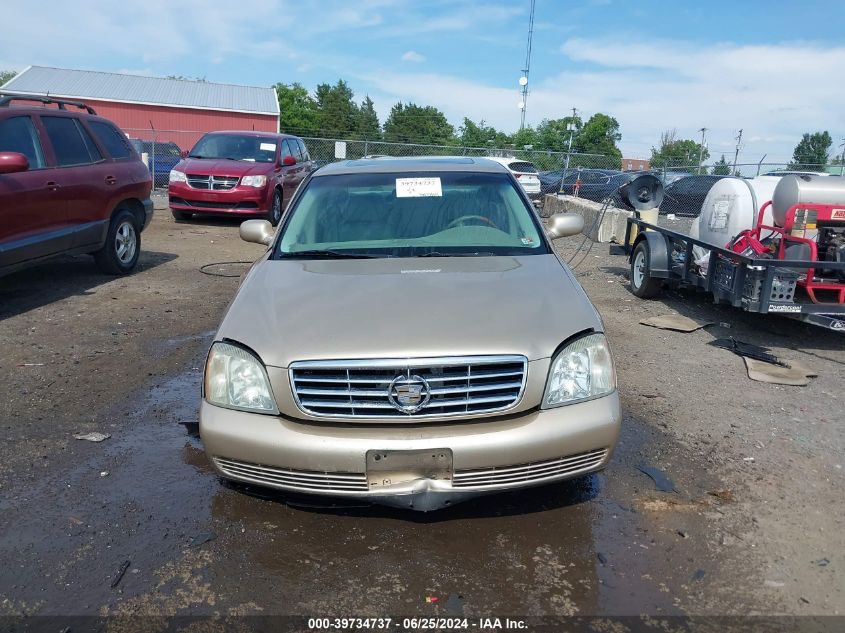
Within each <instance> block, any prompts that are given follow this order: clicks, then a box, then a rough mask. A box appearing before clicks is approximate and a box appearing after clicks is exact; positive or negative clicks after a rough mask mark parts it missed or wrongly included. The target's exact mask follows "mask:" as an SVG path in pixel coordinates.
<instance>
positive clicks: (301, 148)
mask: <svg viewBox="0 0 845 633" xmlns="http://www.w3.org/2000/svg"><path fill="white" fill-rule="evenodd" d="M296 141H297V143H299V153H300V155H301V156H302V160H304V161H309V160H311V157H310V156H309V155H308V150H307V149H306V147H305V143H303V142H302V139H301V138H298V139H296Z"/></svg>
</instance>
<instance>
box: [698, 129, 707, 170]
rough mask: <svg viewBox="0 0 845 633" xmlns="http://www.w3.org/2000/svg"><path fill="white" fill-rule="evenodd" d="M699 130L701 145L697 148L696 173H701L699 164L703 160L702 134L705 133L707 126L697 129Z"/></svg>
mask: <svg viewBox="0 0 845 633" xmlns="http://www.w3.org/2000/svg"><path fill="white" fill-rule="evenodd" d="M699 132H701V145H700V147H699V150H698V173H699V175H700V174H701V164H702V163H703V162H704V135H705V134H706V133H707V128H706V127H703V128H701V129H700V130H699Z"/></svg>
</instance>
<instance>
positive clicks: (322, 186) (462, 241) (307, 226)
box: [277, 172, 549, 257]
mask: <svg viewBox="0 0 845 633" xmlns="http://www.w3.org/2000/svg"><path fill="white" fill-rule="evenodd" d="M548 252H549V250H548V246H547V245H546V242H545V241H544V240H543V239H541V237H540V232H539V226H538V224H537V221H536V220H535V217H534V214H533V212H532V211H531V210H530V209H529V208H528V206H527V204H526V203H525V202H524V201H523V199H522V197H521V196H520V194H519V192H518V191H517V190H516V188H515V187H514V185H513V183H512V182H511V180H510V178H509V177H508V176H506V175H505V174H487V173H466V172H425V173H386V174H353V175H338V176H323V177H317V178H313V179H312V180H311V181H310V182H309V183H308V186H307V188H306V189H305V190H304V192H303V193H302V196H301V197H300V198H299V200H298V202H297V203H296V205H295V207H294V208H293V209H292V210H291V211H290V212H289V214H288V217H287V221H286V223H285V225H284V227H283V229H282V235H281V239H280V240H279V244H278V251H277V256H278V257H297V256H299V257H309V256H313V257H318V256H321V255H323V256H339V257H348V256H350V255H353V256H361V257H427V256H431V257H437V256H444V257H445V256H484V255H534V254H545V253H548Z"/></svg>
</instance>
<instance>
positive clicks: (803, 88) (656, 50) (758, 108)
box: [362, 38, 845, 163]
mask: <svg viewBox="0 0 845 633" xmlns="http://www.w3.org/2000/svg"><path fill="white" fill-rule="evenodd" d="M561 50H562V52H563V53H564V55H565V56H566V57H568V58H569V62H568V63H567V62H566V60H561V66H562V67H564V68H566V69H565V70H561V72H560V73H558V74H557V75H555V76H553V77H547V78H545V79H541V80H540V81H536V77H535V82H534V83H533V84H532V88H531V92H530V94H529V97H528V108H527V112H528V120H529V122H531V123H533V124H536V123H538V122H539V121H540V120H542V119H543V118H559V117H561V116H564V115H565V114H566V111H567V110H568V109H569V108H570V107H572V106H575V107H577V108H578V110H579V111H580V112H581V113H582V114H583V115H584V116H589V115H591V114H592V113H594V112H605V113H608V114H611V115H612V116H614V117H616V119H617V120H618V121H619V123H620V128H621V132H622V137H623V138H622V143H621V147H622V150H623V152H624V153H625V154H626V155H627V156H631V157H637V156H648V155H649V153H650V148H651V146H652V145H654V144H656V143H657V142H658V140H659V137H660V133H661V132H662V131H664V130H666V129H667V128H677V130H678V133H679V135H680V136H681V137H682V138H699V133H698V130H699V129H700V128H701V127H707V128H708V129H709V131H708V133H707V136H708V144H709V147H710V149H711V154H717V152H718V154H717V155H716V156H714V158H718V155H720V154H721V153H722V152H723V151H724V152H725V153H726V154H727V153H732V149H733V147H734V141H733V138H734V136H735V135H736V132H737V130H738V129H739V128H743V130H744V136H743V145H744V147H743V149H742V152H741V154H740V162H744V161H745V162H755V163H756V162H757V161H758V160H760V158H761V157H762V155H763V154H768V156H767V158H766V161H767V162H768V161H787V160H789V159H790V158H791V155H792V149H793V148H794V146H795V144H796V143H797V142H798V140H799V139H800V136H801V134H802V133H804V132H807V131H814V130H822V129H826V130H829V131H830V132H831V134H832V135H833V136H834V138H836V139H838V138H840V137H842V136H845V109H843V108H842V103H845V84H843V83H842V82H840V81H836V80H835V78H836V77H839V76H840V74H841V72H842V70H841V69H842V68H845V47H842V46H840V47H822V46H819V45H817V44H812V43H803V42H795V43H781V44H772V45H765V46H763V45H760V46H755V45H738V44H721V43H715V44H711V45H693V44H691V43H688V42H678V41H662V42H639V43H638V42H635V41H630V40H629V39H625V38H614V39H607V40H601V41H598V40H583V39H570V40H567V41H566V42H565V43H564V44H563V46H562V48H561ZM362 79H365V80H367V81H368V82H370V83H372V84H374V85H375V86H376V87H377V88H378V89H379V91H380V92H382V93H384V94H385V95H389V96H391V97H392V98H394V99H404V100H414V101H416V102H418V103H430V104H432V105H435V106H437V107H439V108H441V109H442V110H443V111H444V112H445V113H446V114H447V116H448V117H449V119H450V121H452V122H453V123H459V122H460V121H461V118H462V117H463V116H469V117H471V118H473V119H475V120H479V119H482V118H483V119H485V121H486V122H487V123H489V124H492V125H495V126H496V127H498V128H501V129H504V130H508V131H510V130H513V129H514V128H515V127H517V126H518V124H519V110H518V109H517V106H516V104H517V102H518V100H519V97H518V94H517V91H516V90H515V89H511V88H502V87H498V86H493V85H489V84H483V83H480V82H474V81H471V80H466V79H463V78H460V77H455V76H449V75H438V74H430V73H418V74H411V73H402V74H397V73H373V74H372V75H369V76H367V77H366V78H362ZM837 145H838V143H837ZM833 151H835V148H834V150H833Z"/></svg>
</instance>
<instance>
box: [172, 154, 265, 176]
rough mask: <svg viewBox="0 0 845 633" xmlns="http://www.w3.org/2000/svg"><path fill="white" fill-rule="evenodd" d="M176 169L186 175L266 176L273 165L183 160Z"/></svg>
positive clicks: (236, 161) (217, 160) (194, 159)
mask: <svg viewBox="0 0 845 633" xmlns="http://www.w3.org/2000/svg"><path fill="white" fill-rule="evenodd" d="M174 169H177V170H179V171H181V172H184V173H186V174H199V175H202V176H246V175H247V174H266V173H267V172H269V171H270V170H272V169H273V165H272V164H271V163H253V162H251V161H247V160H226V159H221V158H183V159H182V160H181V161H179V164H178V165H176V167H174Z"/></svg>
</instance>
